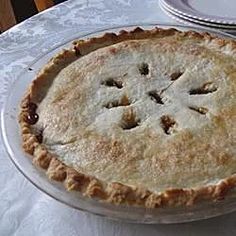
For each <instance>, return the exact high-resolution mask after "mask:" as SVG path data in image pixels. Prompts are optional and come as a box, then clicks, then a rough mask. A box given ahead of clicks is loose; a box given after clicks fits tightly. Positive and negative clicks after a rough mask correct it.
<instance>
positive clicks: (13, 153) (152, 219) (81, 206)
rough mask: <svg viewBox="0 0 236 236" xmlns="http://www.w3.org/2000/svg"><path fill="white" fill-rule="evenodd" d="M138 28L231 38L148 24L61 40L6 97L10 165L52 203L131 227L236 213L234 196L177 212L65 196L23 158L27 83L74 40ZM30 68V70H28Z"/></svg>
mask: <svg viewBox="0 0 236 236" xmlns="http://www.w3.org/2000/svg"><path fill="white" fill-rule="evenodd" d="M137 26H140V27H142V28H144V29H150V28H153V27H156V26H157V27H161V28H176V29H180V30H195V31H200V32H203V31H204V32H206V31H207V32H209V33H212V34H215V35H218V36H220V37H230V38H234V36H232V35H229V34H226V33H222V32H219V31H215V30H209V29H208V28H204V27H197V28H196V27H190V26H182V25H175V24H163V23H147V24H143V23H140V24H134V25H122V26H116V27H112V28H102V29H99V30H97V31H93V32H89V33H85V34H83V33H78V34H75V35H74V36H73V37H68V38H66V39H63V40H62V42H60V43H59V44H57V45H56V46H55V47H53V48H52V49H50V50H48V51H47V52H45V53H42V54H41V56H39V57H38V58H37V59H36V60H34V61H33V62H32V63H31V65H30V66H29V67H27V68H25V69H24V70H23V71H22V73H21V74H20V75H19V76H18V77H17V79H16V80H15V81H14V82H13V83H12V85H11V88H10V91H9V94H8V96H7V98H6V100H5V103H4V105H3V107H2V110H1V134H2V138H3V144H4V147H5V149H6V151H7V153H8V156H9V157H10V159H11V161H12V162H13V163H14V165H15V166H16V167H17V169H18V170H19V171H20V172H21V173H22V174H23V175H24V176H25V177H26V178H27V179H28V180H29V181H30V182H31V183H32V184H33V185H34V186H36V188H38V189H39V190H41V191H42V192H44V193H45V194H47V195H49V196H51V197H52V198H53V199H55V200H57V201H59V202H62V203H64V204H66V205H67V206H70V207H72V208H75V209H78V210H82V211H87V212H90V213H93V214H96V215H100V216H103V217H107V218H110V219H118V220H123V221H126V222H132V223H148V224H151V223H183V222H190V221H195V220H200V219H206V218H211V217H214V216H219V215H223V214H226V213H230V212H233V211H234V210H236V202H235V201H234V200H235V197H234V194H233V195H232V196H231V197H228V198H227V199H225V200H224V201H220V202H203V203H199V204H196V205H194V206H191V207H178V208H157V209H147V208H139V207H132V206H124V205H119V206H116V205H113V204H108V203H103V202H99V201H97V200H96V199H90V198H87V197H84V196H82V195H81V194H80V193H79V192H68V191H66V190H65V188H64V186H63V184H62V183H57V182H55V181H50V180H49V179H48V177H47V176H46V175H45V171H43V170H41V169H39V168H37V167H36V166H35V165H33V164H32V158H31V157H30V155H28V154H25V153H24V151H23V150H22V148H21V137H20V132H19V131H20V129H19V125H18V122H17V119H18V112H19V110H18V109H19V102H20V100H21V99H22V97H23V95H24V93H25V91H26V88H27V87H28V85H29V83H30V81H32V80H33V79H34V77H35V74H36V72H37V71H38V70H39V69H40V68H41V67H42V66H43V65H44V64H45V63H46V62H47V61H48V60H49V59H50V58H51V57H52V56H53V55H54V54H56V53H57V52H58V51H60V50H61V49H63V48H67V47H68V46H71V42H73V41H74V40H76V39H82V38H91V37H94V36H98V35H103V34H104V33H105V32H119V31H120V30H122V29H125V30H131V29H134V28H135V27H137ZM29 68H30V69H29Z"/></svg>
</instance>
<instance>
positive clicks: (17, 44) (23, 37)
mask: <svg viewBox="0 0 236 236" xmlns="http://www.w3.org/2000/svg"><path fill="white" fill-rule="evenodd" d="M140 22H165V23H173V20H171V19H170V18H169V17H167V16H165V15H164V13H162V12H161V9H160V8H159V5H158V0H69V1H67V2H65V3H62V4H60V5H58V6H56V7H53V8H51V9H49V10H46V11H45V12H43V13H41V14H38V15H36V16H34V17H32V18H30V19H28V20H26V21H25V22H23V23H21V24H19V25H17V26H15V27H13V28H12V29H10V30H8V31H6V32H5V33H3V34H2V35H1V36H0V71H1V77H0V80H1V86H0V107H2V104H3V102H4V98H5V96H6V95H7V91H8V89H10V87H11V83H12V82H13V81H14V80H15V79H16V78H17V76H18V75H19V73H20V72H21V71H22V69H23V68H26V67H27V66H28V65H29V64H30V63H31V62H32V60H34V59H35V58H37V57H39V56H40V55H42V53H44V52H45V51H47V50H49V49H50V48H52V47H54V46H55V45H56V43H57V42H59V41H60V40H61V39H63V37H65V35H68V34H71V35H72V34H73V33H75V32H78V31H81V33H82V32H88V31H93V30H95V29H97V28H100V27H105V26H106V27H107V26H115V25H122V24H135V23H140ZM0 167H1V168H0V235H2V236H5V235H17V236H21V235H22V236H25V235H30V236H31V235H34V236H41V235H46V236H53V235H58V236H60V235H63V236H64V235H68V236H75V235H81V236H82V235H83V236H92V235H96V236H100V235H101V236H110V235H114V236H122V235H129V236H141V235H150V236H153V235H158V236H161V235H165V236H169V235H181V236H182V235H183V236H185V235H192V236H194V235H201V236H204V235H215V236H217V235H226V236H227V235H229V236H231V235H236V213H231V214H228V215H225V216H221V217H217V218H213V219H209V220H205V221H199V222H194V223H185V224H179V225H177V224H175V225H135V224H128V223H122V222H116V221H111V220H107V219H104V218H101V217H98V216H94V215H92V214H89V213H83V212H80V211H76V210H73V209H70V208H69V207H67V206H65V205H63V204H61V203H59V202H57V201H55V200H53V199H51V198H50V197H49V196H47V195H45V194H44V193H42V192H40V191H39V190H37V189H36V188H35V187H34V186H33V185H32V184H31V183H29V182H28V180H26V179H25V178H24V177H23V176H22V175H21V174H20V173H19V172H18V171H17V170H16V168H15V167H14V166H13V164H12V163H11V162H10V160H9V158H8V157H7V154H6V152H5V151H4V148H3V146H2V139H0Z"/></svg>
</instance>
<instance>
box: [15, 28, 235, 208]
mask: <svg viewBox="0 0 236 236" xmlns="http://www.w3.org/2000/svg"><path fill="white" fill-rule="evenodd" d="M235 94H236V42H235V41H233V40H231V39H221V38H217V37H216V36H212V35H210V34H208V33H198V32H192V31H189V32H181V31H178V30H175V29H161V28H154V29H151V30H143V29H141V28H136V29H134V30H132V31H129V32H127V31H125V30H122V31H121V32H120V33H118V34H114V33H106V34H105V35H103V36H101V37H96V38H91V39H87V40H78V41H76V42H74V44H73V46H72V47H71V48H70V49H65V50H63V51H62V52H60V53H59V54H58V55H56V56H55V57H53V58H52V59H51V60H50V61H49V62H48V63H47V64H46V65H45V66H44V68H43V69H42V70H41V71H40V72H39V74H38V76H37V77H36V78H35V79H34V80H33V82H32V83H31V85H30V86H29V89H28V90H27V92H26V95H25V97H24V98H23V99H22V103H21V108H20V115H19V123H20V126H21V134H22V145H23V149H24V150H25V151H26V152H27V153H29V154H30V155H31V156H32V158H33V162H34V163H35V164H36V165H37V166H40V167H41V168H43V169H45V173H46V175H47V176H48V177H49V179H51V180H55V181H60V182H63V184H64V185H65V188H66V189H67V190H70V191H72V190H73V191H80V192H81V193H82V194H83V195H84V196H86V197H92V198H95V199H98V200H100V201H104V202H108V203H113V204H125V205H132V206H139V207H146V208H158V207H176V206H185V205H193V204H196V203H198V202H202V201H203V200H204V201H217V200H221V199H223V198H224V197H225V196H226V195H227V196H229V195H230V193H232V192H233V191H234V189H235V186H236V145H235V142H236V126H235V124H236V99H235Z"/></svg>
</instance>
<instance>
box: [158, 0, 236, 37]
mask: <svg viewBox="0 0 236 236" xmlns="http://www.w3.org/2000/svg"><path fill="white" fill-rule="evenodd" d="M159 2H160V7H161V9H162V10H163V11H164V12H165V13H166V14H167V15H168V16H170V17H172V18H174V19H175V20H177V21H180V22H182V23H185V24H186V23H188V25H189V24H192V25H200V26H204V27H210V28H214V29H216V30H222V31H225V32H229V33H236V26H230V27H226V25H221V24H214V23H210V22H204V21H199V20H196V19H193V18H189V17H187V16H184V15H181V14H179V13H178V12H175V11H173V10H172V9H171V8H168V6H167V5H166V4H165V3H164V1H163V0H160V1H159Z"/></svg>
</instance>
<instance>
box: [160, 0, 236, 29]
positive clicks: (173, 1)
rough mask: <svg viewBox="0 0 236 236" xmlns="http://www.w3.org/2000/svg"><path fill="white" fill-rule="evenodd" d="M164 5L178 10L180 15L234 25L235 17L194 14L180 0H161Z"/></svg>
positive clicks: (235, 22)
mask: <svg viewBox="0 0 236 236" xmlns="http://www.w3.org/2000/svg"><path fill="white" fill-rule="evenodd" d="M163 1H164V2H165V3H166V5H168V7H169V8H171V9H172V10H174V11H176V12H178V13H179V14H181V15H185V16H187V17H189V18H194V19H198V20H201V21H206V22H211V23H217V24H223V25H235V26H236V18H235V19H234V18H230V17H228V19H227V17H214V16H211V15H206V14H204V13H202V14H201V15H198V14H196V12H195V11H194V10H191V8H187V9H184V7H181V6H186V5H181V4H184V3H183V1H182V0H163Z"/></svg>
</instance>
